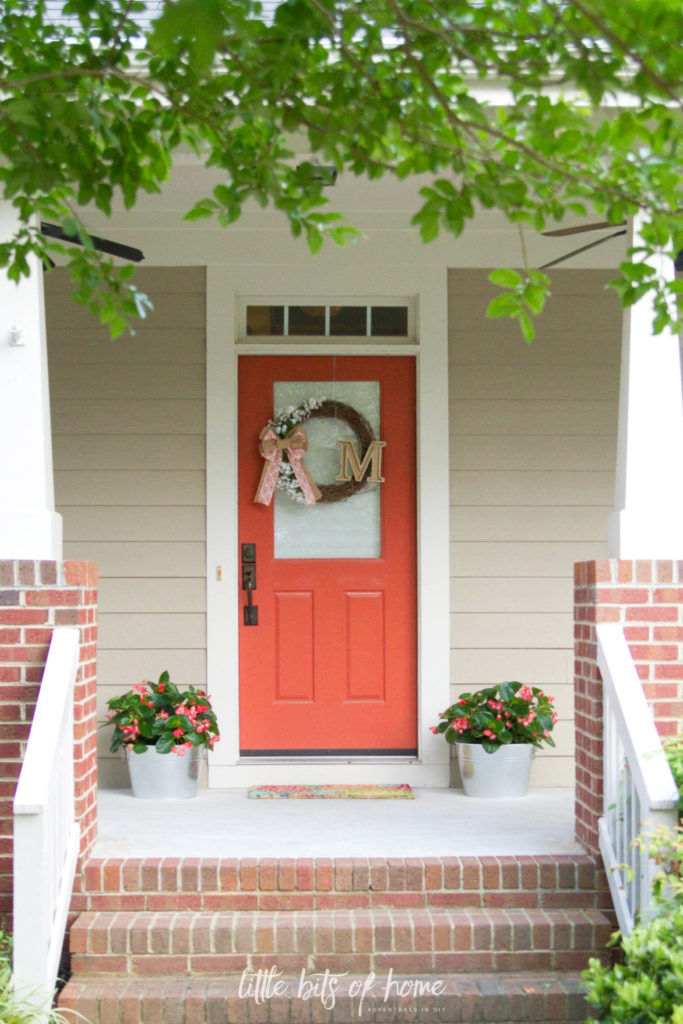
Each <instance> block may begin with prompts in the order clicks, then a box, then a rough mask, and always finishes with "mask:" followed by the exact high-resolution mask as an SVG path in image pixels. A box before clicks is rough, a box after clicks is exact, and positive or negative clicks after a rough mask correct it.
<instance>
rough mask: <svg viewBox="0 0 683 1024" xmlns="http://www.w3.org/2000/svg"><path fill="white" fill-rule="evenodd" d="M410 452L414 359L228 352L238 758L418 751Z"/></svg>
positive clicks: (412, 468) (412, 458) (412, 463)
mask: <svg viewBox="0 0 683 1024" xmlns="http://www.w3.org/2000/svg"><path fill="white" fill-rule="evenodd" d="M287 410H289V412H287ZM279 414H280V420H279V425H278V429H279V431H280V433H284V432H285V431H286V432H290V431H291V426H290V424H291V420H292V418H294V419H298V420H299V421H300V427H301V428H303V431H304V432H305V435H306V438H307V442H308V447H307V450H306V451H305V452H304V453H303V459H302V461H303V464H304V466H305V473H307V474H308V477H309V479H310V483H308V485H307V484H306V483H305V482H304V481H303V478H302V471H301V470H300V469H297V473H298V474H299V475H298V476H295V475H294V472H293V468H292V464H293V463H295V462H296V461H297V453H296V452H292V458H291V460H290V459H289V455H288V451H289V450H291V449H288V448H287V445H288V444H289V442H286V441H283V442H282V444H281V445H280V446H278V443H277V441H273V436H274V434H275V433H276V431H275V432H274V431H272V430H271V432H270V433H269V435H265V434H264V435H263V437H262V438H261V448H262V449H263V450H264V451H265V450H266V449H267V448H268V447H270V450H271V451H272V450H273V449H275V450H276V452H277V453H279V456H278V454H276V460H277V461H276V462H273V461H271V460H268V459H266V457H265V455H263V454H262V453H261V451H260V444H259V439H260V435H261V434H262V432H263V431H264V428H265V426H266V424H267V423H268V421H270V420H272V418H273V417H274V416H276V417H277V416H278V415H279ZM287 417H289V420H288V425H287V426H285V425H284V421H285V419H287ZM370 432H371V434H370ZM292 436H293V434H292ZM370 436H372V438H373V439H374V440H376V441H381V442H384V446H382V445H379V444H377V445H374V447H373V451H372V453H371V454H372V455H373V458H372V459H364V455H365V453H366V450H367V446H368V443H369V439H370ZM269 439H270V445H268V441H269ZM339 441H346V442H350V443H346V444H341V445H340V444H339V443H338V442H339ZM296 445H300V440H298V441H296V444H294V443H292V445H291V448H294V447H296ZM340 453H342V456H341V459H340ZM298 454H299V456H300V455H301V450H300V448H299V452H298ZM283 456H284V457H283ZM280 460H281V461H282V463H283V464H284V468H283V469H280V470H279V471H278V468H277V463H278V462H279V461H280ZM266 463H267V465H268V467H273V468H271V469H270V478H269V479H268V471H266V473H263V468H264V465H266ZM415 465H416V460H415V361H414V359H413V358H410V357H399V356H396V357H393V356H389V357H377V358H375V357H355V356H349V357H338V356H310V357H309V356H291V357H290V356H274V357H271V356H243V357H241V358H240V360H239V540H240V550H239V552H238V558H239V561H240V573H239V580H238V585H239V586H240V597H241V600H240V606H241V607H240V751H241V754H242V756H245V757H248V756H268V755H272V756H276V755H280V756H284V755H291V756H296V755H299V756H302V755H354V754H355V755H372V754H377V755H382V754H384V755H414V754H415V753H416V752H417V750H416V747H417V739H416V736H417V724H416V709H417V622H416V511H415V508H416V506H415ZM283 474H289V476H288V477H287V478H286V479H283ZM359 475H360V480H357V479H356V477H357V476H359ZM340 476H341V477H345V478H346V479H344V480H341V481H340V480H336V479H335V478H336V477H340ZM371 477H374V478H375V479H378V478H379V477H382V478H383V482H371V481H370V479H369V478H371ZM274 479H278V481H279V485H278V486H277V487H276V488H275V491H274V493H273V494H272V498H271V494H270V490H271V487H269V484H270V485H272V483H273V482H274ZM300 479H301V483H300V482H299V480H300ZM283 484H285V485H286V486H283ZM257 492H258V498H259V500H258V501H257V500H255V498H256V497H257ZM311 492H314V493H315V494H317V493H318V492H319V493H320V499H319V500H317V501H316V500H314V497H313V496H312V493H311ZM245 545H246V546H245ZM245 567H246V568H245ZM250 579H251V580H252V582H253V583H254V584H255V586H254V587H253V589H252V588H251V584H250V583H249V581H250ZM243 584H247V585H248V588H247V589H245V586H243ZM250 591H251V602H252V604H253V606H255V607H256V608H257V611H251V612H250V611H246V612H245V611H244V610H243V609H244V606H245V605H247V604H248V601H249V595H250Z"/></svg>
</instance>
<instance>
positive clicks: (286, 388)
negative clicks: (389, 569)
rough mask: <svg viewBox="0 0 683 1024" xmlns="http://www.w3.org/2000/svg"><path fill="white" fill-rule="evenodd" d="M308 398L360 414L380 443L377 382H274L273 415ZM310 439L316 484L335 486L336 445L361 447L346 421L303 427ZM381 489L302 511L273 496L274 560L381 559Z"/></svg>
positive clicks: (310, 461) (304, 507)
mask: <svg viewBox="0 0 683 1024" xmlns="http://www.w3.org/2000/svg"><path fill="white" fill-rule="evenodd" d="M307 398H320V399H325V398H326V399H328V400H330V401H334V400H335V399H336V400H337V401H339V402H345V403H346V404H347V405H350V406H352V407H353V408H354V409H357V410H358V412H360V413H362V414H363V416H365V418H366V419H367V420H368V422H369V423H370V425H371V427H372V430H373V433H374V435H375V437H376V438H378V439H379V383H378V381H336V382H334V381H276V383H275V384H274V386H273V400H274V407H275V414H276V415H277V414H278V413H279V412H280V411H281V410H283V409H286V408H287V407H288V406H290V405H293V406H297V405H300V404H301V403H302V402H303V401H305V399H307ZM303 427H304V430H305V431H306V434H307V436H308V451H307V452H306V455H305V462H306V465H307V467H308V470H309V472H310V474H311V476H312V477H313V479H314V480H315V481H316V483H318V484H332V483H334V478H335V476H336V475H337V473H338V472H339V445H338V444H337V440H345V439H348V440H351V441H357V438H356V435H355V434H354V432H353V430H352V429H351V428H350V427H349V426H348V424H347V423H346V422H345V421H344V420H341V419H340V420H331V419H322V418H321V419H315V417H314V418H313V419H310V420H307V421H306V423H304V425H303ZM380 486H381V485H380V484H370V483H367V484H366V485H365V487H363V489H362V490H360V491H358V492H357V493H356V494H354V495H352V496H351V497H350V498H347V499H346V500H345V501H337V502H332V503H329V504H328V503H324V502H323V503H320V502H318V503H317V504H315V505H302V504H298V503H297V502H296V501H293V500H292V499H291V498H288V497H287V495H286V494H284V493H283V492H282V491H280V490H277V489H276V491H275V498H274V505H275V517H274V524H275V525H274V529H275V557H276V558H380V557H381V554H382V537H381V522H380V511H381V506H380V492H379V488H380Z"/></svg>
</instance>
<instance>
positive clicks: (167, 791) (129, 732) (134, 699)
mask: <svg viewBox="0 0 683 1024" xmlns="http://www.w3.org/2000/svg"><path fill="white" fill-rule="evenodd" d="M107 707H108V708H109V712H110V713H109V715H108V716H107V722H106V723H105V724H106V725H111V726H113V729H114V732H113V734H112V738H111V747H110V749H111V750H112V751H113V752H115V751H117V750H123V751H125V754H126V760H127V762H128V770H129V773H130V780H131V786H132V789H133V796H134V797H138V798H143V799H186V798H188V797H193V796H195V794H196V792H197V782H198V779H199V767H200V763H201V757H202V755H203V753H204V750H206V749H211V748H212V747H213V746H215V744H216V743H218V741H219V739H220V733H219V731H218V723H217V721H216V716H215V714H214V712H213V709H212V707H211V700H210V698H209V697H207V695H206V693H205V692H204V690H199V689H196V688H195V687H194V686H188V687H186V688H185V689H180V688H179V687H178V686H176V685H175V683H172V682H171V679H170V676H169V674H168V672H162V673H161V675H160V676H159V682H158V683H152V682H149V681H147V680H145V679H143V680H142V682H139V683H135V684H134V685H133V688H132V689H131V690H128V692H127V693H124V694H121V695H120V696H119V697H111V698H110V699H109V700H108V701H107Z"/></svg>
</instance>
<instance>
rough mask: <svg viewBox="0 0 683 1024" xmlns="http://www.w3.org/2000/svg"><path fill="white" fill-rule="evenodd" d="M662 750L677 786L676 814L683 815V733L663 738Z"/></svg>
mask: <svg viewBox="0 0 683 1024" xmlns="http://www.w3.org/2000/svg"><path fill="white" fill-rule="evenodd" d="M664 751H665V753H666V759H667V761H668V762H669V768H671V771H672V773H673V777H674V779H675V780H676V785H677V786H678V814H679V816H680V817H683V735H679V736H671V737H670V738H669V739H666V740H664Z"/></svg>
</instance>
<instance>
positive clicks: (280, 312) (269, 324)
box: [247, 306, 285, 335]
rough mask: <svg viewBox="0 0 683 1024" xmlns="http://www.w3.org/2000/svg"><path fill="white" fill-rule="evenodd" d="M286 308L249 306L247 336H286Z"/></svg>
mask: <svg viewBox="0 0 683 1024" xmlns="http://www.w3.org/2000/svg"><path fill="white" fill-rule="evenodd" d="M284 323H285V307H284V306H247V334H256V335H259V334H261V335H265V334H277V335H282V334H284Z"/></svg>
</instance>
